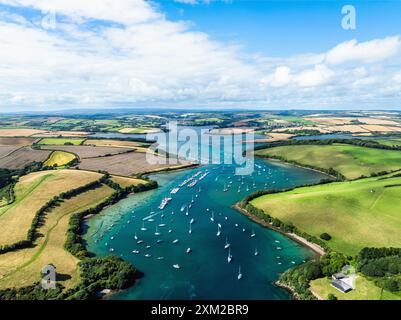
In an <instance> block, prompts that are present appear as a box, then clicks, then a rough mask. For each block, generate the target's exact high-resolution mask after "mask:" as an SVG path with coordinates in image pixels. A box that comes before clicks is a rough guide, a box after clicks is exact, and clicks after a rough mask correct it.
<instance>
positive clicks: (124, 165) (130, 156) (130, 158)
mask: <svg viewBox="0 0 401 320" xmlns="http://www.w3.org/2000/svg"><path fill="white" fill-rule="evenodd" d="M183 165H184V166H188V165H190V162H188V161H181V163H180V164H177V165H171V164H150V163H149V162H148V161H147V159H146V153H142V152H130V153H124V154H118V155H115V156H111V157H102V158H91V159H81V162H80V163H79V165H78V166H79V168H81V169H83V170H91V171H97V170H103V171H107V172H108V173H110V174H114V175H119V176H131V175H134V174H139V173H144V172H154V171H161V170H165V169H168V168H170V169H171V168H174V169H178V168H181V167H183Z"/></svg>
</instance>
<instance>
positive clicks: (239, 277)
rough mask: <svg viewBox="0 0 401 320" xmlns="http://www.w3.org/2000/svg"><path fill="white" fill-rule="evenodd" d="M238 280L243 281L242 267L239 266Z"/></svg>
mask: <svg viewBox="0 0 401 320" xmlns="http://www.w3.org/2000/svg"><path fill="white" fill-rule="evenodd" d="M237 279H238V280H241V279H242V273H241V266H239V268H238V275H237Z"/></svg>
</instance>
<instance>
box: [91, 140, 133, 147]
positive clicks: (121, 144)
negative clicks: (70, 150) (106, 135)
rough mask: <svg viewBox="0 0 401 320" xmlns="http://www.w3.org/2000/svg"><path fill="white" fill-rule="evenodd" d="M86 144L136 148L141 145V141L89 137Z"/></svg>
mask: <svg viewBox="0 0 401 320" xmlns="http://www.w3.org/2000/svg"><path fill="white" fill-rule="evenodd" d="M84 145H88V146H96V147H118V148H135V147H140V146H141V143H139V142H135V141H123V140H106V139H104V140H97V139H87V140H86V141H85V142H84Z"/></svg>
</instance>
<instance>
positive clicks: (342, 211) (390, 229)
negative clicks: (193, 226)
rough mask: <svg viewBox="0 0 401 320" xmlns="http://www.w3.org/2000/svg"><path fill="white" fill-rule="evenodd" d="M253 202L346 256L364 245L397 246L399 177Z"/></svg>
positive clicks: (400, 241) (400, 228) (399, 240)
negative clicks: (321, 238) (323, 237)
mask: <svg viewBox="0 0 401 320" xmlns="http://www.w3.org/2000/svg"><path fill="white" fill-rule="evenodd" d="M251 203H252V204H253V205H254V206H255V207H257V208H260V209H262V210H264V211H265V212H267V213H269V214H270V215H271V216H273V217H275V218H278V219H280V220H282V221H284V222H287V223H290V222H291V223H293V224H294V225H295V226H297V227H298V228H299V229H301V230H303V231H305V232H307V233H309V234H311V235H314V236H316V237H319V236H320V235H321V234H322V233H323V232H327V233H329V234H330V235H331V236H332V239H331V240H329V241H328V242H327V244H328V245H329V246H330V247H331V248H333V249H335V250H338V251H340V252H343V253H345V254H348V255H354V254H356V253H357V252H358V251H359V250H360V249H362V248H363V247H390V246H394V247H401V214H400V210H399V208H401V177H395V178H385V179H383V178H368V179H361V180H356V181H351V182H338V183H331V184H325V185H318V186H313V187H303V188H297V189H294V190H292V191H289V192H281V193H277V194H270V195H265V196H262V197H259V198H256V199H254V200H252V202H251Z"/></svg>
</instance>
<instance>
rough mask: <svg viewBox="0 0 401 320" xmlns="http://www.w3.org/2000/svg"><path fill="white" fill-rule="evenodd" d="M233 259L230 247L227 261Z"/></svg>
mask: <svg viewBox="0 0 401 320" xmlns="http://www.w3.org/2000/svg"><path fill="white" fill-rule="evenodd" d="M232 259H233V256H232V255H231V250H230V248H228V255H227V263H230V262H231V260H232Z"/></svg>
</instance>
